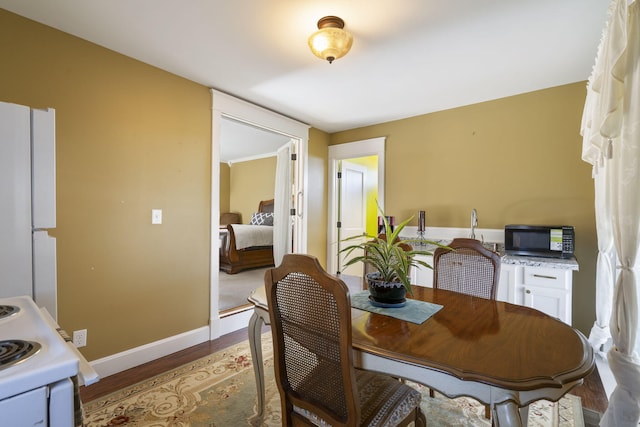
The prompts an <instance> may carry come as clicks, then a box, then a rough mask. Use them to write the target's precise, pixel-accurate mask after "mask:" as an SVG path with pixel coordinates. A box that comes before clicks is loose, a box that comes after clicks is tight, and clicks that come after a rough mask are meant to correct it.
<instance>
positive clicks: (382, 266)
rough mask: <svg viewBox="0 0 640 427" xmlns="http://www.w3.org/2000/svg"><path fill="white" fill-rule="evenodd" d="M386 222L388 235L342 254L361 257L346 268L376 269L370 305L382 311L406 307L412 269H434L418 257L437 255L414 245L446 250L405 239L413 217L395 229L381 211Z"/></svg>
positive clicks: (370, 277)
mask: <svg viewBox="0 0 640 427" xmlns="http://www.w3.org/2000/svg"><path fill="white" fill-rule="evenodd" d="M378 210H379V211H380V213H381V215H382V219H383V221H384V233H383V234H380V235H378V236H371V235H366V236H364V238H365V240H364V241H362V242H360V243H357V244H353V245H350V246H347V247H345V248H344V249H342V250H341V251H340V252H341V253H345V255H346V257H347V258H349V256H351V255H352V254H353V252H354V251H357V253H358V255H354V256H353V257H351V258H349V259H348V260H347V261H346V263H345V267H348V266H350V265H352V264H355V263H357V262H362V263H363V264H365V265H369V266H371V267H373V269H374V270H375V271H374V272H372V273H368V274H367V275H366V279H367V283H368V285H369V293H370V297H369V299H370V301H371V303H372V304H373V305H377V306H381V307H402V306H404V305H405V304H406V294H407V293H409V295H411V294H412V290H411V278H410V276H409V269H410V268H411V267H414V268H416V267H419V266H422V267H426V268H433V267H432V266H431V265H429V264H428V263H427V262H425V261H422V260H420V259H417V258H416V255H427V256H430V255H433V252H430V251H428V250H416V249H413V246H412V244H421V246H422V245H424V244H431V245H435V246H442V245H440V244H438V243H436V242H432V241H429V240H424V239H417V238H416V239H402V238H401V237H400V234H401V232H402V230H403V229H404V228H405V227H406V225H407V224H409V222H411V220H412V219H413V216H412V217H410V218H408V219H406V220H404V221H402V222H401V223H400V224H399V225H398V226H396V227H395V228H393V229H392V227H391V225H390V224H389V221H388V220H387V217H386V216H385V215H384V213H383V212H382V211H381V210H380V207H378ZM362 238H363V236H352V237H349V238H346V239H344V240H343V241H350V240H354V239H362Z"/></svg>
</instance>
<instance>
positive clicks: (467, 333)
mask: <svg viewBox="0 0 640 427" xmlns="http://www.w3.org/2000/svg"><path fill="white" fill-rule="evenodd" d="M409 297H410V298H415V299H418V300H422V301H427V302H432V303H436V304H440V305H442V306H443V308H442V309H441V310H440V311H438V312H437V313H436V314H435V315H433V316H432V317H431V318H429V319H427V320H426V321H425V322H424V323H422V324H419V325H418V324H414V323H411V322H406V321H403V320H399V319H395V318H393V317H389V316H385V315H382V314H375V313H371V312H368V311H363V310H359V309H355V308H352V328H353V334H352V341H353V347H354V348H356V349H358V350H361V351H365V352H368V353H373V354H376V355H379V356H382V357H385V358H389V359H394V360H400V361H403V362H408V363H411V364H415V365H419V366H423V367H425V368H428V369H432V370H437V371H441V372H444V373H447V374H450V375H453V376H455V377H457V378H459V379H461V380H469V381H478V382H482V383H485V384H489V385H493V386H497V387H501V388H506V389H509V390H515V391H526V390H534V389H539V388H547V387H551V388H560V387H563V385H565V384H568V383H571V382H574V381H577V380H580V379H582V378H584V377H585V376H587V375H588V374H589V373H591V371H592V370H593V369H594V354H593V350H592V348H591V346H590V345H589V343H588V341H587V339H586V338H585V337H584V335H583V334H582V333H580V332H579V331H577V330H575V329H573V328H571V327H570V326H568V325H566V324H565V323H563V322H561V321H560V320H558V319H555V318H552V317H550V316H548V315H546V314H544V313H542V312H540V311H538V310H535V309H531V308H528V307H524V306H520V305H514V304H509V303H505V302H500V301H493V300H488V299H484V298H478V297H473V296H469V295H465V294H460V293H457V292H451V291H446V290H442V289H432V288H426V287H421V286H414V287H413V296H409Z"/></svg>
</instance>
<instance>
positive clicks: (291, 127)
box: [209, 90, 309, 339]
mask: <svg viewBox="0 0 640 427" xmlns="http://www.w3.org/2000/svg"><path fill="white" fill-rule="evenodd" d="M211 94H212V101H213V108H212V149H211V161H212V163H211V230H212V234H211V253H210V256H211V260H210V261H211V262H210V265H211V270H210V271H211V274H210V319H209V325H210V328H209V329H210V339H214V338H217V337H219V336H221V335H224V334H226V333H229V332H233V331H235V330H238V329H241V328H244V327H246V326H247V324H248V321H249V317H250V315H251V313H252V311H251V310H244V311H238V312H237V313H235V312H234V313H233V314H231V315H221V314H220V296H219V295H220V278H219V274H218V272H219V269H220V259H219V253H220V237H219V225H220V213H221V201H220V184H221V166H220V159H221V146H222V144H223V141H222V137H223V135H225V134H226V131H225V127H226V126H231V125H233V126H242V127H243V130H244V131H251V132H255V131H259V132H260V133H262V134H263V135H269V136H270V137H275V139H276V140H279V141H289V143H291V144H292V145H294V146H295V153H296V156H295V157H296V161H295V164H294V165H293V166H292V168H291V169H292V170H291V177H292V182H291V184H290V187H289V189H290V192H288V193H289V194H290V197H286V199H287V200H284V202H283V203H286V204H287V207H290V208H291V209H296V211H291V212H292V213H294V214H293V215H291V216H290V217H288V218H287V221H289V223H290V226H291V228H290V229H291V242H292V249H291V250H292V251H294V252H306V245H307V221H306V217H305V215H304V212H306V207H307V195H306V191H305V189H306V188H307V182H306V179H307V178H306V177H307V144H308V129H309V126H307V125H305V124H302V123H300V122H296V121H294V120H291V119H289V118H286V117H283V116H280V115H279V114H276V113H274V112H272V111H269V110H266V109H263V108H261V107H258V106H256V105H253V104H250V103H248V102H245V101H242V100H239V99H237V98H234V97H232V96H229V95H227V94H224V93H222V92H218V91H216V90H211ZM255 144H259V142H257V141H256V142H255ZM281 144H282V142H277V143H276V145H277V146H278V147H281ZM255 179H260V177H259V176H256V177H255ZM273 189H274V193H273V195H272V196H271V198H276V195H275V193H276V191H275V190H276V188H275V183H274V185H273ZM279 198H280V199H281V200H283V199H285V197H284V196H281V197H279ZM276 203H278V201H277V200H276ZM222 207H223V208H228V206H222ZM243 222H244V223H247V222H248V220H247V221H245V219H243ZM275 238H276V236H274V239H275ZM260 282H261V281H260ZM258 286H259V284H258V283H256V287H258ZM247 296H248V295H247Z"/></svg>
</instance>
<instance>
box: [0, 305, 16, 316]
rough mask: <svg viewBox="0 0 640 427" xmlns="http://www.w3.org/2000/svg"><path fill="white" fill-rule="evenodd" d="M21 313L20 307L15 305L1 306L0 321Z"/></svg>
mask: <svg viewBox="0 0 640 427" xmlns="http://www.w3.org/2000/svg"><path fill="white" fill-rule="evenodd" d="M19 311H20V307H17V306H15V305H0V319H4V318H5V317H9V316H13V315H14V314H16V313H17V312H19Z"/></svg>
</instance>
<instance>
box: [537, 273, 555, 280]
mask: <svg viewBox="0 0 640 427" xmlns="http://www.w3.org/2000/svg"><path fill="white" fill-rule="evenodd" d="M533 277H539V278H541V279H552V280H557V279H558V278H557V277H555V276H545V275H544V274H534V275H533Z"/></svg>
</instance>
